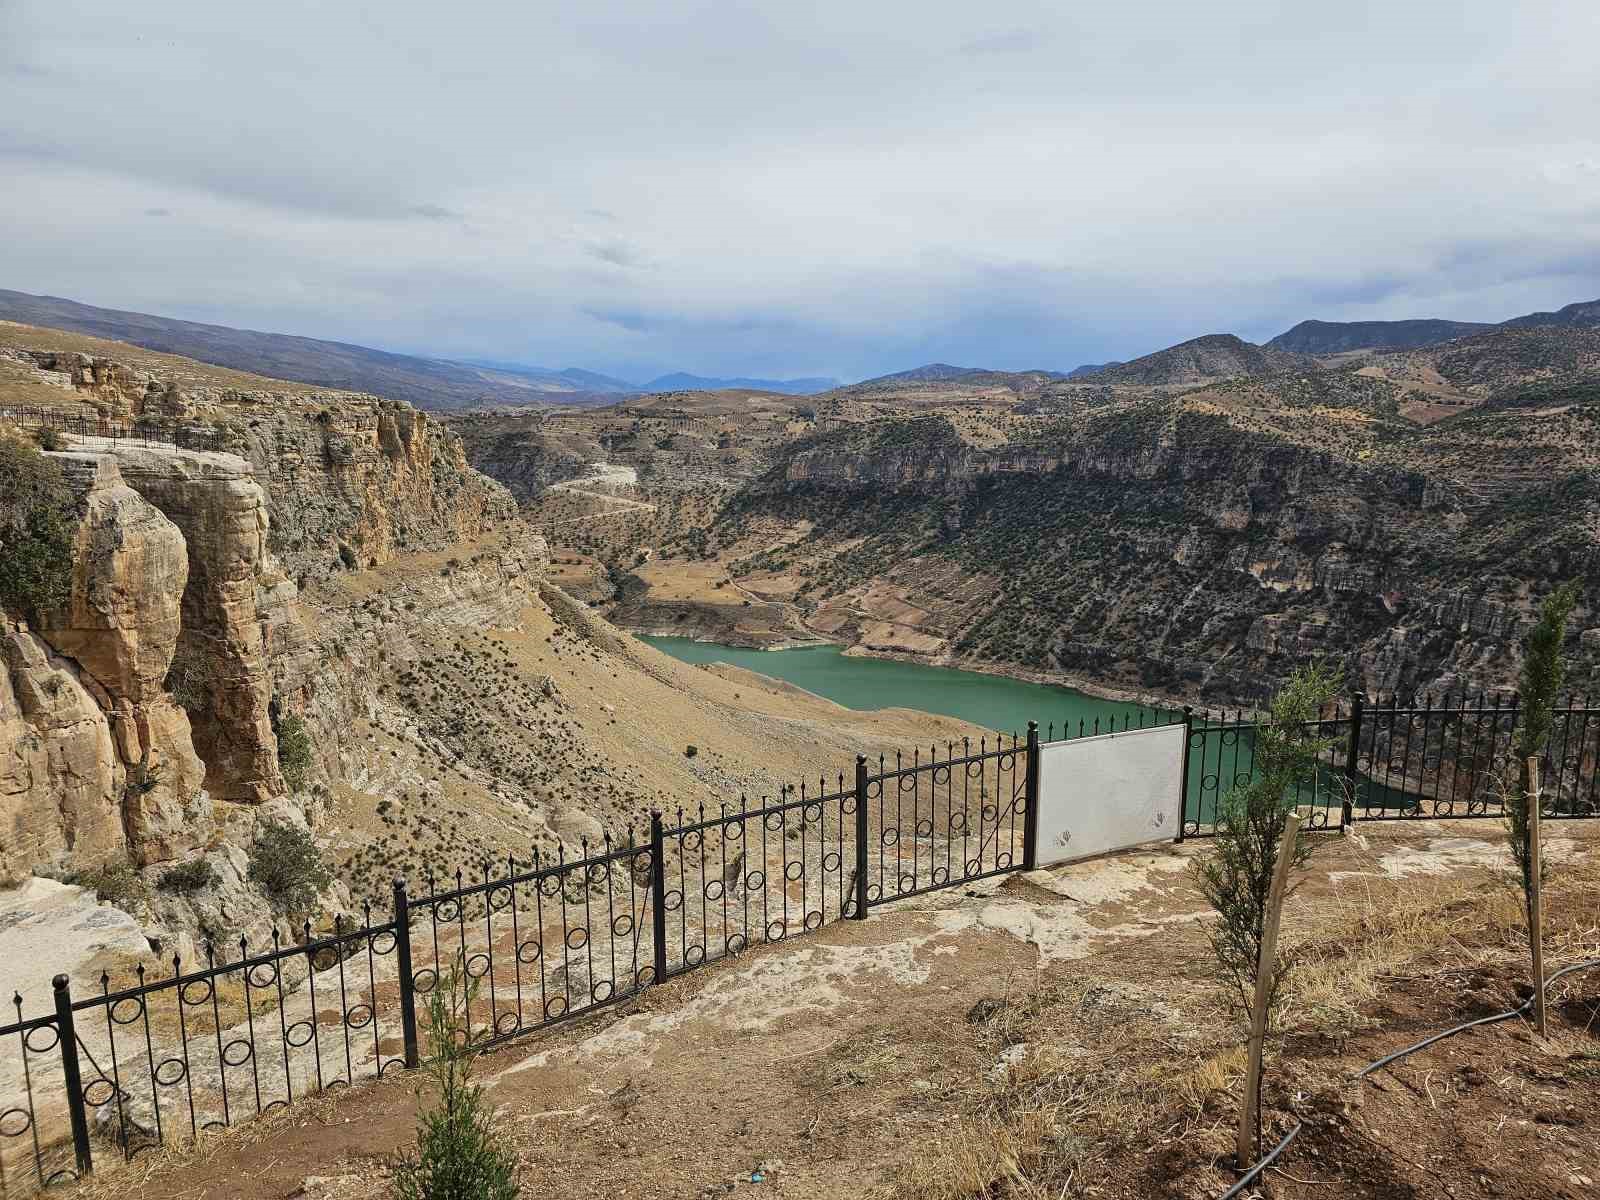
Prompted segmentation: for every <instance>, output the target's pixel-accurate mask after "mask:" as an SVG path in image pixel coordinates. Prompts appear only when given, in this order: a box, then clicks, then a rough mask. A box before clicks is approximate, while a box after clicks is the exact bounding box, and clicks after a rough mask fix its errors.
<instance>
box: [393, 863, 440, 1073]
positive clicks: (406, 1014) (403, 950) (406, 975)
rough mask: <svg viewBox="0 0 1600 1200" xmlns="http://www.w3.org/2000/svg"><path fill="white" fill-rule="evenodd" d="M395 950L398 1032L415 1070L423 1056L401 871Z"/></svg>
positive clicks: (396, 898) (396, 888)
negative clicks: (398, 1016) (418, 1047)
mask: <svg viewBox="0 0 1600 1200" xmlns="http://www.w3.org/2000/svg"><path fill="white" fill-rule="evenodd" d="M394 953H395V968H396V970H397V971H398V972H399V974H400V1032H401V1034H402V1036H403V1037H404V1039H405V1047H406V1070H408V1071H415V1070H416V1069H417V1067H418V1066H419V1065H420V1064H421V1062H422V1056H421V1055H420V1054H419V1053H418V1052H417V989H416V980H415V979H414V978H413V977H412V974H411V901H410V899H409V898H407V896H406V881H405V877H404V876H402V875H396V876H395V877H394ZM437 982H438V981H437V980H436V981H435V984H436V985H437Z"/></svg>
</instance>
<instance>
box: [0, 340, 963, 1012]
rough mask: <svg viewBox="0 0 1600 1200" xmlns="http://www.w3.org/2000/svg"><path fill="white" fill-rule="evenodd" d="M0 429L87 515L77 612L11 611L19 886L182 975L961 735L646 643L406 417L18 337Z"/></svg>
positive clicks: (73, 967)
mask: <svg viewBox="0 0 1600 1200" xmlns="http://www.w3.org/2000/svg"><path fill="white" fill-rule="evenodd" d="M47 418H48V419H50V420H63V421H65V420H69V419H70V420H73V421H77V422H79V424H78V425H77V426H75V427H71V428H69V429H67V430H66V431H65V432H56V433H52V434H49V435H47V434H46V433H45V432H43V431H42V430H41V428H40V425H41V423H42V422H44V421H45V420H46V419H47ZM124 432H125V433H127V434H128V436H112V434H120V433H124ZM0 441H3V442H4V443H5V445H6V446H8V447H11V448H12V450H13V451H14V452H15V453H17V454H19V455H32V456H33V461H35V462H37V463H38V464H40V465H41V466H42V467H44V468H48V469H49V471H51V472H54V473H55V475H56V476H57V477H58V480H59V484H58V486H59V488H60V489H61V491H62V494H63V496H64V497H65V500H66V505H65V506H66V510H67V511H68V512H69V514H70V521H69V530H68V534H69V537H70V545H71V549H70V553H69V555H68V557H69V558H70V578H69V580H68V584H67V589H66V593H65V594H66V599H65V600H64V601H63V602H62V603H60V604H56V605H52V606H48V607H47V608H45V609H44V610H43V611H39V612H36V613H32V612H25V611H22V610H20V609H12V608H8V609H6V610H5V611H4V613H3V616H4V622H3V626H0V890H3V889H5V888H15V887H16V886H17V885H21V884H27V886H30V887H33V888H35V891H36V892H37V895H36V894H35V892H28V893H26V895H27V896H28V897H32V899H28V900H27V901H26V903H25V904H24V907H25V908H26V909H27V910H28V912H30V913H34V914H35V916H36V917H37V918H38V919H39V920H53V919H55V918H54V917H52V916H50V915H49V914H53V913H60V914H65V915H63V916H62V917H61V919H62V920H68V919H70V920H72V921H74V922H80V923H81V919H82V918H81V911H80V908H79V907H78V906H77V905H76V904H75V902H68V901H66V900H64V899H61V898H60V897H65V896H70V895H73V894H76V893H77V892H80V891H83V890H85V889H86V890H87V892H88V894H89V896H90V897H91V898H92V897H93V896H94V895H95V894H96V893H98V894H99V895H100V896H101V897H102V898H103V899H109V900H111V901H112V902H114V903H115V904H116V905H118V906H119V907H121V908H122V909H124V910H125V911H127V912H128V913H130V914H131V915H132V916H133V918H134V922H135V923H134V925H133V929H135V930H142V931H143V933H144V935H145V936H147V937H148V938H149V940H150V943H151V945H153V946H154V945H160V946H163V947H167V948H168V949H169V951H170V949H171V948H173V947H176V948H177V949H178V951H179V953H180V954H181V955H182V957H183V958H184V959H185V960H186V961H193V959H194V958H195V956H196V955H197V954H199V953H200V952H201V947H202V946H203V945H204V944H206V943H208V942H209V943H211V944H212V945H214V946H216V945H226V944H227V943H228V942H229V941H235V942H236V941H237V939H238V938H240V937H245V938H247V939H248V940H249V941H250V942H252V943H258V942H259V941H260V939H263V938H270V936H271V935H272V933H273V931H274V929H282V928H284V927H285V926H284V922H285V920H286V919H287V920H289V922H290V923H291V924H292V923H293V922H295V921H299V920H302V919H304V920H310V921H314V922H315V923H316V924H317V925H318V927H322V926H323V925H325V923H326V922H327V921H329V920H330V919H332V917H333V916H335V915H337V914H339V913H344V914H347V915H349V914H355V913H359V912H361V911H362V907H363V905H364V904H365V903H368V902H373V901H376V902H378V903H383V904H386V903H387V900H386V899H385V898H386V896H387V894H388V888H389V883H390V880H391V879H392V878H393V877H394V876H395V875H396V874H401V873H403V874H410V875H411V876H412V877H413V878H418V877H424V876H426V875H428V874H433V873H436V874H440V875H446V876H447V875H449V874H450V873H452V872H454V871H456V870H457V869H460V868H470V869H476V867H477V866H478V865H479V864H481V863H482V862H483V861H485V860H486V859H495V860H499V861H504V859H505V858H506V857H507V856H513V857H518V858H521V859H523V860H524V861H525V860H526V859H527V858H528V857H529V856H530V855H532V854H535V853H549V854H559V853H568V854H576V853H580V852H581V851H582V849H583V847H584V846H585V845H593V844H595V843H597V842H598V841H600V840H601V839H602V838H603V837H605V836H607V834H612V835H615V836H626V835H627V831H628V830H629V828H630V827H632V828H634V829H637V828H639V827H640V826H641V823H643V824H647V823H648V819H649V813H650V811H651V810H652V809H655V808H661V809H667V810H669V811H672V810H676V809H677V808H678V807H680V806H687V807H693V806H695V805H708V806H710V807H712V808H715V807H716V806H717V805H719V804H724V803H733V804H737V803H738V802H739V800H740V798H741V797H742V796H749V797H750V798H752V799H756V798H759V797H760V796H763V795H770V794H774V793H776V792H777V791H778V790H779V789H780V788H782V787H785V786H787V785H789V784H792V783H794V782H796V781H797V780H800V779H803V778H806V777H807V776H815V775H817V774H818V773H819V772H822V771H825V770H831V769H837V767H838V765H839V764H840V763H845V762H848V761H849V760H850V758H851V756H853V755H854V754H855V753H856V752H857V751H858V750H861V749H873V748H877V749H884V750H887V749H892V748H893V747H895V746H898V745H901V744H905V743H907V742H914V741H920V740H922V739H924V738H925V737H928V736H938V735H941V734H942V735H945V736H959V734H960V733H962V732H965V731H967V729H968V727H967V726H965V725H963V724H962V723H960V722H956V721H951V720H947V719H943V718H932V717H926V716H924V715H921V714H913V713H909V712H889V713H883V714H868V715H865V716H863V715H862V714H854V713H848V712H847V711H846V710H844V709H842V708H839V707H838V706H836V705H833V704H831V703H829V702H826V701H823V700H820V699H818V698H816V697H812V696H809V695H806V694H803V693H800V692H798V691H797V690H795V689H792V688H788V687H785V686H783V685H781V684H778V683H775V682H774V681H771V680H766V679H763V678H761V677H759V676H755V675H752V674H750V673H748V672H744V671H738V670H732V669H726V670H724V669H696V668H691V667H688V666H685V665H683V664H681V663H678V662H676V661H675V660H673V659H671V658H668V657H667V656H665V655H662V654H659V653H658V652H656V651H654V650H651V649H650V648H649V647H647V646H644V645H642V644H640V643H638V642H636V641H634V640H633V639H632V638H630V637H628V636H627V635H626V634H624V633H622V632H620V631H618V630H617V629H616V628H614V627H613V626H612V625H610V624H609V623H608V622H607V621H606V620H604V619H603V618H602V617H601V616H599V615H598V614H596V613H595V612H593V611H592V610H591V609H589V608H588V607H587V606H586V605H585V604H584V603H582V602H581V601H580V600H577V599H574V598H573V597H572V596H571V595H569V594H568V593H567V592H566V591H564V590H563V588H562V587H561V586H560V581H559V579H558V578H557V573H556V571H555V570H554V569H553V567H552V564H551V562H550V555H549V551H548V547H547V542H546V540H545V538H544V537H543V536H542V534H541V533H540V531H539V529H538V527H537V525H536V524H535V523H534V522H531V521H529V520H528V519H527V518H526V516H525V515H524V514H523V513H521V512H519V510H518V506H517V503H516V501H515V499H514V498H513V496H512V494H511V493H510V492H509V491H508V490H507V488H506V487H505V486H503V485H502V484H500V483H498V482H496V481H494V480H492V479H489V478H488V477H486V476H485V475H483V474H481V473H479V472H478V471H476V470H475V469H474V468H473V467H471V466H470V465H469V464H468V462H467V459H466V449H465V446H464V444H463V442H462V440H461V439H460V437H459V436H458V435H457V433H456V432H455V431H454V430H453V429H452V428H451V427H449V426H448V425H446V424H444V423H442V422H440V421H439V420H437V419H436V418H434V417H431V416H429V415H428V414H426V413H423V412H420V411H418V410H416V409H414V408H412V407H411V406H409V405H407V404H404V403H400V402H397V401H393V400H387V399H382V398H379V397H375V396H370V395H362V394H358V393H348V392H331V391H323V390H304V389H299V388H297V387H295V385H292V384H286V383H284V382H282V381H278V380H270V379H266V378H263V377H256V376H249V375H245V374H242V373H240V372H235V371H229V370H224V369H220V368H212V367H207V366H205V365H203V364H198V363H194V362H192V361H190V360H185V359H181V358H175V357H173V356H170V355H162V354H156V353H152V352H147V351H142V350H138V349H136V348H134V347H130V346H126V345H121V344H117V343H109V342H103V341H99V340H97V339H91V338H85V337H83V336H81V335H76V334H64V333H61V332H60V331H54V330H46V329H37V328H32V327H23V326H14V325H3V324H0ZM40 441H43V442H44V443H45V447H44V448H43V449H40V450H35V449H33V446H34V444H35V443H36V442H40ZM174 442H181V443H182V446H180V445H176V444H173V443H174ZM195 446H203V447H208V448H203V449H196V448H188V447H195ZM19 461H20V460H19ZM630 486H631V485H629V484H626V483H624V484H622V485H621V490H622V491H627V490H629V488H630ZM601 495H602V496H603V495H604V493H601ZM569 499H570V501H571V502H572V503H573V504H575V505H579V506H582V505H585V504H596V503H602V502H603V501H597V500H595V499H594V498H593V497H592V496H590V495H588V494H587V493H582V492H574V493H571V494H570V496H569ZM621 502H622V503H624V504H626V503H628V502H627V501H626V500H623V501H621ZM686 748H687V749H686ZM277 826H289V827H292V828H295V829H300V830H304V831H306V832H307V833H308V834H309V835H310V837H311V838H312V839H313V840H314V843H315V845H316V847H317V853H318V855H320V857H321V859H322V861H323V862H324V863H325V864H326V866H327V868H328V874H327V877H326V880H325V881H324V882H323V883H322V885H321V886H320V888H319V895H318V896H317V898H316V900H315V901H314V902H313V903H312V904H311V905H310V911H301V906H296V907H295V908H294V909H293V910H292V911H291V910H286V908H285V906H284V905H283V904H282V903H280V902H278V901H277V900H276V899H275V898H274V897H273V896H272V895H270V894H269V893H268V892H267V891H265V890H264V888H263V886H262V885H261V883H260V882H259V880H258V879H257V878H256V877H255V876H254V875H253V870H254V867H255V863H256V859H257V858H258V857H259V854H260V852H261V851H260V848H261V846H262V841H261V839H262V837H263V836H264V835H265V833H266V832H267V831H268V830H269V829H270V828H272V827H277ZM180 867H181V868H183V870H182V871H179V870H178V868H180ZM41 876H42V877H44V878H42V879H41V878H39V877H41ZM30 879H32V882H31V883H29V882H28V881H29V880H30ZM180 880H182V881H186V882H181V883H180V882H179V881H180ZM187 881H193V882H192V883H191V882H187ZM61 888H65V889H67V890H66V891H65V892H62V891H60V890H59V889H61ZM52 889H55V890H52ZM15 894H16V895H23V892H21V891H18V892H16V893H15ZM28 919H31V918H28ZM28 919H24V918H18V920H20V921H23V922H24V923H26V921H27V920H28ZM119 928H120V927H119ZM65 934H66V931H65V930H63V937H65ZM31 936H34V937H35V938H36V939H37V938H39V937H45V938H46V939H48V937H49V935H48V934H40V933H38V932H37V931H36V932H35V933H34V934H32V935H31ZM119 936H120V934H119ZM79 940H81V938H80V939H79ZM124 941H125V939H124ZM67 942H68V943H71V944H77V943H76V942H75V941H73V939H70V938H69V939H67ZM64 944H65V943H64ZM97 944H98V943H97ZM123 944H124V943H123V942H118V941H115V940H113V941H111V942H106V943H105V946H106V949H105V951H104V953H105V954H112V955H113V958H115V959H116V961H119V962H120V961H122V959H121V958H117V957H116V956H118V955H123V956H125V954H126V951H125V949H114V950H113V947H121V946H123ZM91 964H93V965H94V966H95V967H99V966H103V965H105V964H106V960H105V958H104V954H101V955H99V956H98V957H97V956H96V955H95V954H91V953H88V952H87V951H85V952H84V957H82V958H81V960H79V961H77V962H74V963H66V962H64V963H62V964H61V966H62V967H63V968H65V969H67V970H69V973H75V972H77V971H78V970H80V969H82V970H85V971H87V970H89V968H90V965H91ZM88 978H90V979H92V978H93V976H92V975H91V976H89V977H88ZM39 999H40V997H36V996H35V997H32V998H31V1000H32V1002H33V1003H37V1002H38V1001H39Z"/></svg>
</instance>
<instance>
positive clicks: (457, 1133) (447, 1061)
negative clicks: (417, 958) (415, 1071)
mask: <svg viewBox="0 0 1600 1200" xmlns="http://www.w3.org/2000/svg"><path fill="white" fill-rule="evenodd" d="M476 988H477V980H475V979H468V978H466V975H465V973H464V972H463V971H462V969H461V966H460V963H459V959H458V961H457V963H456V965H454V966H452V968H451V970H450V971H449V972H448V973H447V974H445V975H444V976H442V977H441V978H440V979H439V980H438V982H437V983H436V984H435V985H434V988H433V990H432V991H431V992H429V993H428V1011H427V1014H426V1018H425V1019H426V1031H427V1038H428V1061H427V1064H426V1072H427V1073H426V1076H425V1078H424V1081H423V1083H422V1084H421V1085H420V1086H419V1088H418V1091H419V1093H420V1092H424V1091H431V1092H432V1094H433V1104H432V1106H431V1107H429V1108H428V1109H426V1110H424V1111H423V1112H422V1114H421V1115H420V1116H419V1117H418V1118H417V1147H416V1152H415V1153H414V1154H413V1155H409V1156H407V1157H406V1158H403V1159H401V1160H400V1161H399V1162H398V1163H396V1164H395V1171H394V1185H393V1187H394V1190H393V1194H394V1197H395V1200H516V1198H517V1197H518V1196H519V1195H520V1194H521V1188H519V1187H518V1186H517V1179H516V1174H517V1160H516V1156H515V1155H514V1154H512V1153H511V1152H510V1151H509V1150H507V1149H506V1148H505V1146H504V1143H503V1140H502V1139H501V1138H500V1137H499V1136H498V1134H497V1132H496V1130H495V1127H494V1109H493V1107H492V1106H491V1105H490V1103H489V1101H488V1099H487V1098H486V1097H485V1096H484V1094H483V1088H482V1087H481V1086H479V1085H478V1084H476V1083H474V1082H472V1067H473V1063H474V1061H475V1060H476V1058H477V1055H478V1051H477V1050H476V1049H475V1048H473V1047H472V1046H469V1045H467V1044H466V1042H467V1039H466V1036H465V1030H464V1029H463V1026H464V1024H465V1022H466V1018H467V1011H468V1008H469V1006H470V1005H471V1003H472V999H473V996H474V994H475V991H476Z"/></svg>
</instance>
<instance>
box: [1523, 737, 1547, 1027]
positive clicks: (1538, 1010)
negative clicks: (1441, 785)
mask: <svg viewBox="0 0 1600 1200" xmlns="http://www.w3.org/2000/svg"><path fill="white" fill-rule="evenodd" d="M1526 769H1527V772H1528V790H1527V791H1526V792H1524V793H1523V794H1522V802H1523V804H1525V805H1526V806H1527V810H1528V945H1529V946H1530V947H1531V948H1532V950H1533V1025H1534V1028H1535V1029H1537V1030H1538V1031H1539V1036H1540V1037H1545V1036H1546V1035H1547V1034H1548V1033H1549V1029H1548V1027H1547V1025H1546V1015H1545V1012H1546V1009H1545V995H1544V889H1543V883H1544V844H1543V836H1542V834H1541V831H1540V828H1539V821H1540V818H1541V816H1542V813H1541V811H1540V810H1541V809H1542V808H1543V807H1544V796H1543V795H1542V794H1541V791H1540V788H1539V758H1538V756H1537V755H1535V756H1533V757H1531V758H1529V759H1528V765H1527V768H1526Z"/></svg>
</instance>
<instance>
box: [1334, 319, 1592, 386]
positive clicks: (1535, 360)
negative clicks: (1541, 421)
mask: <svg viewBox="0 0 1600 1200" xmlns="http://www.w3.org/2000/svg"><path fill="white" fill-rule="evenodd" d="M1362 369H1363V370H1364V371H1367V372H1369V373H1371V374H1373V375H1375V376H1382V377H1384V378H1387V379H1392V380H1395V381H1397V382H1400V383H1405V384H1411V385H1415V386H1418V387H1422V388H1430V389H1436V390H1445V391H1448V392H1451V393H1454V394H1456V395H1459V396H1464V397H1470V398H1474V399H1484V398H1487V397H1489V396H1493V395H1495V394H1497V393H1499V392H1503V391H1506V390H1507V389H1514V388H1520V387H1526V386H1529V385H1533V384H1552V383H1557V382H1562V381H1568V382H1570V381H1574V380H1578V379H1582V378H1586V377H1589V376H1593V375H1596V374H1600V329H1588V328H1584V327H1582V326H1576V325H1575V326H1552V325H1531V326H1512V327H1504V328H1498V327H1497V328H1495V329H1492V330H1490V331H1489V332H1487V333H1478V334H1473V335H1472V336H1470V337H1465V338H1458V339H1456V340H1455V341H1451V342H1445V343H1443V344H1441V345H1438V346H1429V347H1425V348H1423V349H1419V350H1409V351H1401V352H1397V353H1391V354H1381V355H1377V356H1375V357H1374V358H1373V359H1372V360H1371V361H1370V363H1369V364H1368V365H1367V366H1366V367H1363V368H1362Z"/></svg>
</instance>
